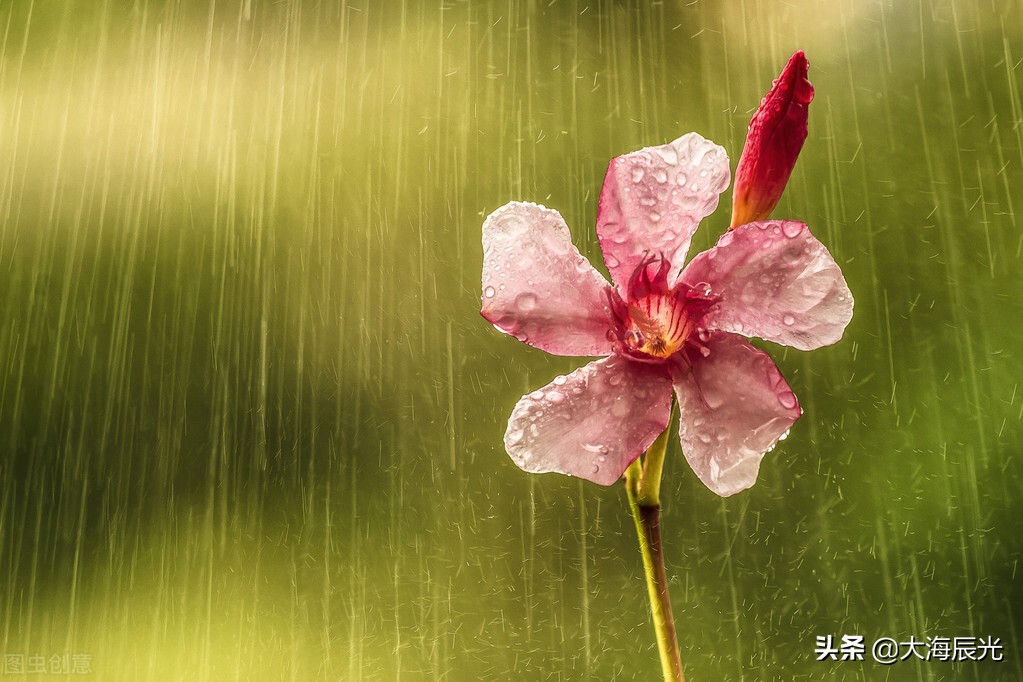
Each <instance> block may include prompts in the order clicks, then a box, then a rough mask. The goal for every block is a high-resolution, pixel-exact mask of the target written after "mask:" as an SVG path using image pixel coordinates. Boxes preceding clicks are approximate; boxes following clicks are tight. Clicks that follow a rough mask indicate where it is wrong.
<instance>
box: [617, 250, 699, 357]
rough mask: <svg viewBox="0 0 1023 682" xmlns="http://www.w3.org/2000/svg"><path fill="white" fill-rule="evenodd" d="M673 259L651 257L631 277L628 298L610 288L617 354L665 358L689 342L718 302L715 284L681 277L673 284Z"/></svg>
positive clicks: (660, 256)
mask: <svg viewBox="0 0 1023 682" xmlns="http://www.w3.org/2000/svg"><path fill="white" fill-rule="evenodd" d="M670 269H671V264H670V263H669V262H668V260H667V259H666V258H665V257H664V256H663V255H660V254H659V255H656V256H647V257H646V258H644V259H643V262H642V263H640V264H639V266H637V267H636V270H635V271H634V272H633V273H632V277H631V278H630V280H629V288H628V301H627V302H626V301H623V300H622V299H621V297H620V296H619V295H618V294H617V293H616V292H614V291H608V300H609V301H610V303H611V317H612V327H611V329H610V330H609V331H608V333H607V337H608V340H610V341H611V343H612V346H613V348H614V351H615V352H616V353H619V354H622V355H627V356H629V357H631V358H632V359H634V360H640V361H643V362H661V361H663V360H665V359H667V358H669V357H671V356H672V355H674V354H675V353H677V352H678V351H680V350H682V348H683V347H684V346H685V345H686V342H687V341H689V339H690V338H691V336H692V335H693V333H694V332H695V331H696V330H697V328H698V325H699V323H700V321H701V320H702V319H703V317H704V315H706V314H707V311H708V310H710V308H711V307H713V305H714V304H715V303H716V299H715V298H713V297H711V294H710V287H709V286H706V285H698V286H697V287H692V286H690V285H688V284H686V283H684V282H678V283H676V284H675V286H674V287H670V288H669V286H668V271H669V270H670Z"/></svg>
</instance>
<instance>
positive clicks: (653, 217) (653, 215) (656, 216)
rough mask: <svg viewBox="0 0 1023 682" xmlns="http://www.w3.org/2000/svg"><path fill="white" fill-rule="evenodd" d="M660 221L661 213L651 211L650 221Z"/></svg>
mask: <svg viewBox="0 0 1023 682" xmlns="http://www.w3.org/2000/svg"><path fill="white" fill-rule="evenodd" d="M660 221H661V214H660V213H651V214H650V222H652V223H659V222H660Z"/></svg>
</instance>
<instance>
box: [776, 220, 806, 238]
mask: <svg viewBox="0 0 1023 682" xmlns="http://www.w3.org/2000/svg"><path fill="white" fill-rule="evenodd" d="M781 229H782V232H784V233H785V236H786V237H788V238H789V239H795V238H796V237H798V236H799V235H801V234H803V226H802V225H801V224H800V223H796V222H792V221H786V222H784V223H782V224H781Z"/></svg>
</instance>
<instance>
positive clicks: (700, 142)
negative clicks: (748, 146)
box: [597, 133, 729, 297]
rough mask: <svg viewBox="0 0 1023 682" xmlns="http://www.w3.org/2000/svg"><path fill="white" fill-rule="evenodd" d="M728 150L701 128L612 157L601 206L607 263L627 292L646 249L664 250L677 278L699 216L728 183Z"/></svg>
mask: <svg viewBox="0 0 1023 682" xmlns="http://www.w3.org/2000/svg"><path fill="white" fill-rule="evenodd" d="M728 179H729V170H728V155H727V154H725V150H724V149H722V148H721V147H719V146H718V145H716V144H714V143H713V142H711V141H709V140H706V139H704V138H703V137H701V136H700V135H698V134H696V133H689V134H687V135H683V136H682V137H680V138H678V139H677V140H675V141H674V142H672V143H670V144H665V145H661V146H660V147H646V148H645V149H640V150H639V151H638V152H632V153H631V154H625V155H624V156H619V157H617V158H615V159H612V161H611V165H609V166H608V168H607V175H605V176H604V187H603V189H602V190H601V192H600V206H599V208H598V211H597V236H598V237H599V238H600V248H601V249H602V250H603V252H604V263H606V264H607V268H608V270H610V271H611V278H612V279H613V280H614V282H615V284H617V285H618V289H619V291H620V292H621V293H622V295H623V297H625V296H626V295H627V294H628V292H627V291H625V288H626V287H627V286H628V282H629V278H630V277H631V276H632V273H633V271H635V269H636V267H637V266H638V265H639V264H640V262H641V261H642V260H643V256H644V255H645V254H647V253H649V254H651V255H657V254H663V255H664V257H665V258H667V259H668V260H669V261H670V262H671V263H672V266H673V267H672V269H671V271H670V272H669V273H668V281H669V282H671V283H674V282H675V279H676V277H677V275H678V273H679V271H680V270H681V269H682V264H683V263H684V262H685V258H686V253H688V252H689V240H690V239H691V238H692V236H693V233H694V232H696V228H697V226H699V224H700V221H701V220H703V219H704V218H706V217H707V216H708V215H710V214H711V213H713V212H714V209H715V208H717V205H718V195H719V194H720V193H721V192H722V191H724V189H725V188H726V187H728Z"/></svg>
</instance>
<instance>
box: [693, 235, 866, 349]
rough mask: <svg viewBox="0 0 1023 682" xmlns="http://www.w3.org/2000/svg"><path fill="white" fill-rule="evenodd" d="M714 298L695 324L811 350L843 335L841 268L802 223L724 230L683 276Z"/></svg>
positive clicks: (846, 304)
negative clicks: (711, 306) (706, 287)
mask: <svg viewBox="0 0 1023 682" xmlns="http://www.w3.org/2000/svg"><path fill="white" fill-rule="evenodd" d="M682 280H683V281H685V282H686V283H687V284H689V285H691V286H695V285H697V284H699V283H706V284H708V285H710V288H711V292H712V295H713V296H718V297H720V300H719V303H718V305H717V307H716V308H714V309H712V310H711V311H710V312H709V313H708V314H707V315H706V317H704V318H703V321H702V322H701V323H700V324H701V326H702V327H705V328H707V329H721V330H724V331H730V332H736V333H738V334H742V335H744V336H757V337H760V338H762V339H767V340H768V341H773V342H775V343H781V344H784V345H786V346H792V347H793V348H798V349H800V350H810V349H813V348H819V347H820V346H827V345H830V344H832V343H835V342H836V341H838V340H839V339H840V338H842V333H843V332H844V331H845V326H846V325H847V324H849V320H850V319H852V310H853V299H852V294H851V293H850V292H849V287H848V286H847V285H846V283H845V277H843V276H842V270H841V268H839V267H838V264H837V263H835V260H834V259H833V258H832V257H831V254H830V253H828V250H827V248H826V247H825V246H824V245H823V244H821V243H820V242H819V241H817V239H816V238H815V237H814V236H813V235H812V234H810V230H809V229H808V228H807V227H806V225H804V224H803V223H798V222H795V221H790V220H786V221H781V220H767V221H762V222H758V223H749V224H747V225H743V226H741V227H738V228H736V229H734V230H732V231H730V232H726V233H725V234H724V235H723V236H722V237H721V239H720V240H719V241H718V243H717V246H715V247H713V248H711V249H708V250H707V251H704V252H703V253H701V254H699V255H698V256H696V258H694V259H693V260H692V262H691V263H690V264H689V266H688V267H687V268H686V269H685V271H684V272H683V273H682Z"/></svg>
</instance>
